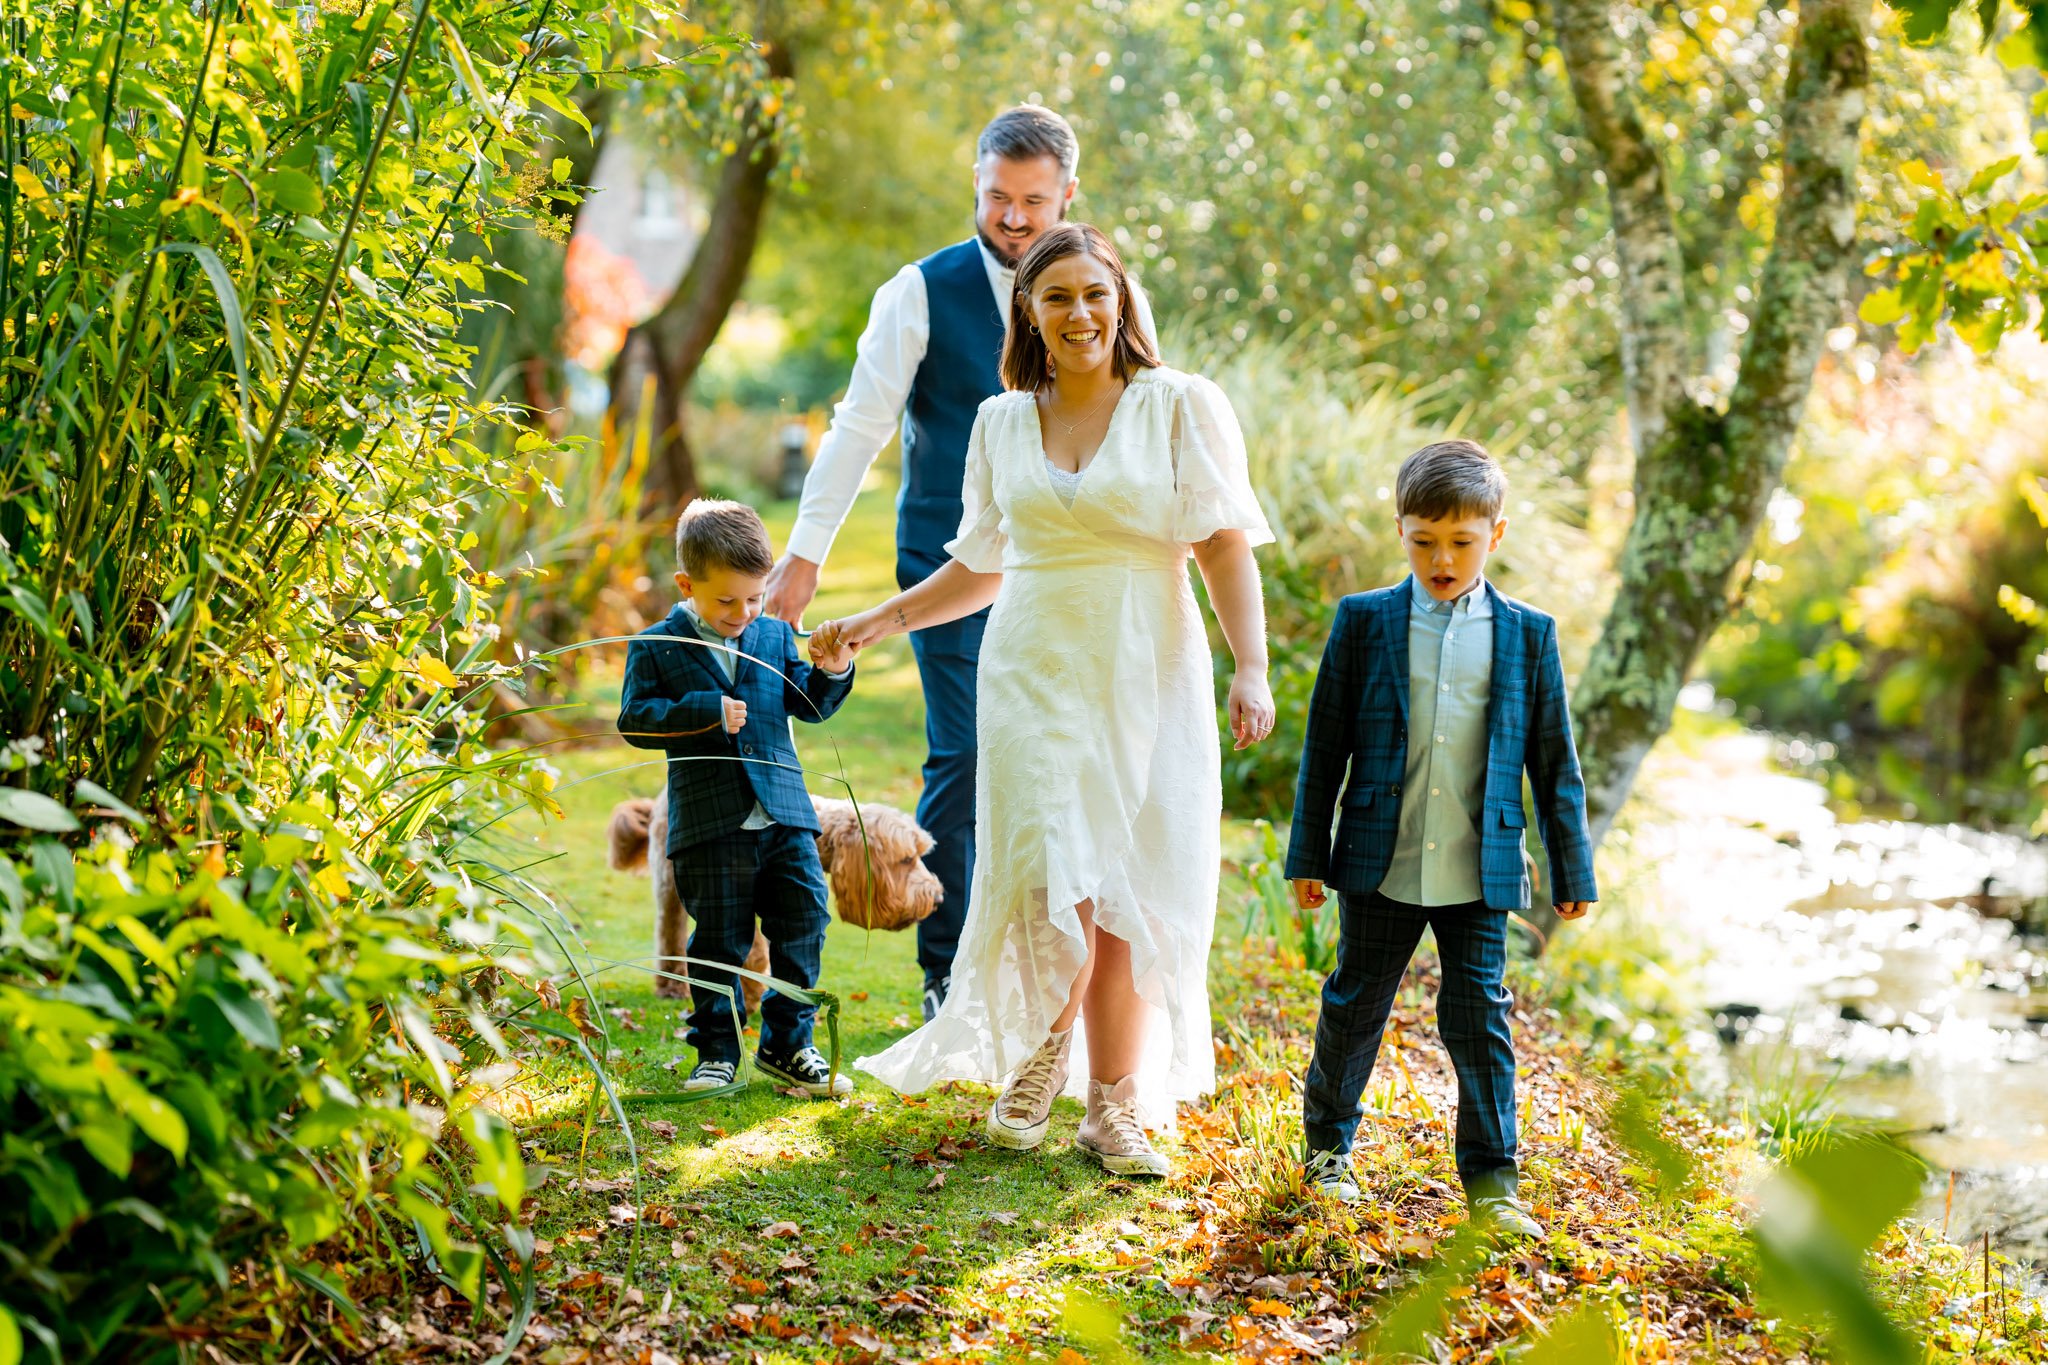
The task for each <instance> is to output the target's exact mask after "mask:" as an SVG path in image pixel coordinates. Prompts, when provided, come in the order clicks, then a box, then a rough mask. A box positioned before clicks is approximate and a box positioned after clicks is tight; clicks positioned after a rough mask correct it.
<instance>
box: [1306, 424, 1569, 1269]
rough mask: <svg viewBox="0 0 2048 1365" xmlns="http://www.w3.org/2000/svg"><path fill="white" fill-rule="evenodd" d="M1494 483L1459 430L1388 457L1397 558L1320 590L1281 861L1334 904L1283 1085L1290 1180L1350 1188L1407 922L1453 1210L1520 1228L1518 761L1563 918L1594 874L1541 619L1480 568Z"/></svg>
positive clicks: (1316, 896) (1338, 1190) (1500, 518)
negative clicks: (1309, 1022)
mask: <svg viewBox="0 0 2048 1365" xmlns="http://www.w3.org/2000/svg"><path fill="white" fill-rule="evenodd" d="M1506 503H1507V476H1506V474H1505V473H1504V472H1503V471H1502V470H1501V467H1500V465H1499V464H1497V463H1496V462H1495V461H1494V459H1493V457H1492V456H1491V455H1489V454H1488V453H1487V452H1486V450H1485V449H1484V448H1483V447H1481V446H1480V445H1478V444H1477V443H1475V442H1472V441H1464V440H1455V441H1441V442H1438V443H1436V444H1434V445H1429V446H1425V447H1424V448H1422V449H1421V450H1418V451H1416V452H1415V453H1414V454H1413V455H1410V456H1409V457H1408V458H1407V459H1406V460H1405V461H1403V462H1402V465H1401V471H1400V474H1399V476H1398V477H1397V478H1396V480H1395V485H1394V506H1395V527H1396V529H1397V531H1398V532H1399V534H1400V537H1401V544H1402V546H1403V548H1404V549H1405V550H1406V551H1407V554H1408V562H1409V565H1410V567H1411V568H1412V570H1413V573H1412V575H1411V576H1410V577H1409V578H1407V579H1405V580H1404V581H1402V582H1401V583H1400V584H1399V585H1397V586H1395V587H1392V588H1383V589H1380V590H1379V591H1377V592H1364V593H1357V594H1354V595H1352V596H1350V597H1346V598H1345V599H1344V600H1343V601H1342V602H1341V603H1340V604H1339V606H1338V610H1337V620H1336V624H1335V626H1334V627H1333V628H1332V629H1331V632H1330V640H1329V644H1328V646H1327V647H1326V648H1325V649H1324V651H1323V662H1322V668H1321V670H1320V672H1319V673H1318V674H1317V677H1316V686H1315V693H1314V696H1313V699H1312V700H1311V701H1310V703H1309V718H1308V736H1307V741H1306V743H1305V745H1304V747H1303V752H1302V756H1301V772H1300V776H1299V779H1298V781H1297V783H1296V787H1295V799H1294V829H1293V835H1292V839H1291V841H1290V844H1289V847H1288V852H1287V869H1286V871H1287V876H1288V878H1289V880H1290V881H1292V882H1293V885H1294V896H1295V901H1296V903H1297V904H1299V905H1300V906H1301V907H1302V908H1303V909H1305V910H1308V909H1315V908H1316V907H1319V906H1321V905H1322V904H1323V903H1324V902H1325V900H1326V899H1327V894H1326V888H1328V889H1331V890H1335V891H1336V893H1337V903H1338V909H1339V944H1338V953H1337V968H1336V970H1335V971H1333V972H1331V973H1330V976H1329V978H1328V980H1326V981H1325V982H1324V984H1323V1000H1322V1010H1321V1013H1320V1014H1319V1016H1318V1018H1317V1020H1316V1042H1315V1054H1314V1057H1313V1059H1312V1060H1311V1062H1310V1064H1309V1072H1308V1081H1307V1084H1306V1087H1305V1090H1304V1095H1303V1103H1302V1118H1303V1127H1304V1129H1305V1132H1306V1136H1307V1149H1306V1171H1305V1177H1304V1178H1305V1181H1306V1183H1307V1184H1309V1185H1310V1186H1312V1187H1314V1188H1315V1189H1317V1190H1320V1191H1321V1192H1322V1193H1324V1194H1328V1195H1331V1196H1333V1197H1335V1198H1337V1199H1340V1200H1343V1201H1345V1202H1347V1203H1348V1202H1351V1201H1354V1200H1356V1199H1358V1198H1359V1188H1358V1185H1357V1183H1356V1182H1355V1181H1354V1180H1353V1179H1352V1177H1351V1145H1352V1141H1353V1139H1354V1137H1355V1135H1356V1134H1357V1131H1358V1122H1359V1118H1360V1116H1361V1114H1362V1112H1363V1111H1362V1109H1361V1106H1360V1104H1359V1098H1360V1096H1362V1095H1363V1094H1364V1092H1365V1087H1366V1083H1367V1081H1369V1080H1370V1079H1371V1077H1372V1068H1373V1063H1374V1061H1375V1059H1376V1058H1377V1057H1378V1055H1379V1048H1380V1039H1381V1037H1382V1036H1383V1035H1384V1034H1385V1032H1386V1024H1387V1016H1388V1014H1389V1012H1390V1011H1391V1010H1392V1008H1393V1004H1394V995H1395V992H1396V990H1397V989H1398V988H1399V987H1400V984H1401V976H1402V974H1403V972H1404V971H1405V970H1406V969H1407V966H1408V961H1409V959H1410V958H1411V957H1413V956H1414V953H1415V949H1416V946H1417V945H1418V944H1419V943H1420V942H1421V939H1422V930H1423V928H1424V927H1425V926H1428V927H1429V928H1431V929H1433V930H1434V931H1435V934H1436V943H1437V954H1438V957H1439V959H1440V961H1441V964H1442V971H1443V982H1442V986H1441V988H1440V991H1439V994H1438V997H1437V1017H1438V1027H1439V1031H1440V1032H1441V1034H1442V1036H1443V1041H1444V1046H1445V1048H1446V1049H1447V1050H1448V1051H1449V1052H1450V1054H1451V1062H1452V1065H1453V1066H1454V1067H1455V1068H1456V1070H1457V1074H1458V1126H1457V1141H1456V1158H1457V1164H1458V1177H1459V1180H1460V1182H1461V1183H1462V1184H1463V1185H1464V1187H1465V1195H1466V1199H1467V1200H1468V1202H1469V1204H1470V1206H1471V1210H1472V1213H1473V1216H1474V1217H1475V1218H1477V1219H1479V1220H1481V1221H1482V1222H1485V1223H1487V1224H1489V1225H1491V1226H1492V1227H1493V1228H1494V1229H1495V1230H1496V1231H1499V1232H1503V1233H1510V1234H1515V1235H1519V1236H1528V1237H1540V1236H1541V1235H1542V1232H1543V1229H1542V1227H1541V1226H1540V1225H1539V1224H1538V1223H1537V1222H1536V1220H1535V1218H1534V1217H1533V1216H1532V1215H1531V1214H1530V1212H1529V1210H1528V1209H1527V1208H1526V1207H1525V1206H1524V1205H1523V1204H1522V1203H1521V1202H1520V1201H1519V1200H1518V1199H1516V1197H1515V1190H1516V1183H1517V1169H1516V1164H1515V1052H1514V1040H1513V1038H1512V1036H1511V1035H1510V1033H1509V1031H1508V1015H1509V1011H1510V1010H1511V1009H1512V1007H1513V1004H1514V998H1513V997H1512V996H1511V995H1510V994H1509V993H1508V990H1507V987H1506V985H1505V984H1504V977H1505V976H1506V971H1507V917H1508V912H1509V911H1511V910H1525V909H1527V908H1528V907H1529V903H1530V885H1529V875H1528V870H1527V863H1526V860H1525V857H1524V854H1523V848H1522V839H1523V829H1524V827H1525V825H1526V823H1527V821H1526V820H1525V818H1524V815H1523V806H1522V774H1523V771H1524V769H1526V770H1527V772H1528V775H1529V779H1530V783H1531V786H1532V787H1533V788H1534V792H1535V812H1536V823H1537V827H1538V828H1539V829H1540V830H1541V832H1542V835H1543V845H1544V848H1545V850H1546V851H1547V852H1548V853H1549V855H1550V866H1551V878H1552V882H1553V885H1552V887H1551V891H1552V903H1553V904H1554V905H1555V906H1556V909H1557V913H1558V914H1559V915H1560V916H1561V917H1563V918H1564V919H1568V920H1572V919H1578V918H1579V917H1580V916H1582V915H1584V914H1585V913H1586V911H1587V910H1588V909H1589V908H1590V906H1591V904H1592V902H1593V901H1595V900H1597V899H1598V898H1599V892H1598V891H1597V890H1596V889H1595V886H1594V882H1593V849H1592V840H1591V838H1590V836H1589V834H1588V831H1587V828H1586V800H1585V785H1584V782H1583V781H1582V779H1581V778H1580V775H1579V760H1578V754H1577V752H1576V751H1575V750H1574V748H1573V746H1572V729H1571V713H1570V709H1569V707H1568V704H1567V699H1566V696H1565V685H1564V666H1563V664H1562V663H1561V661H1560V660H1559V657H1558V650H1557V623H1556V622H1555V621H1554V620H1553V619H1552V618H1551V617H1549V616H1547V615H1545V614H1544V613H1542V612H1540V611H1537V610H1536V609H1535V608H1533V607H1530V606H1527V605H1525V604H1523V603H1520V602H1517V601H1515V600H1513V599H1512V598H1508V597H1505V596H1503V595H1502V594H1501V593H1500V592H1499V591H1498V590H1497V589H1495V588H1494V587H1492V586H1491V585H1490V584H1488V583H1487V581H1486V561H1487V557H1488V556H1489V555H1491V554H1492V553H1493V552H1494V551H1495V550H1496V549H1498V548H1499V547H1500V543H1501V538H1502V537H1503V536H1504V535H1506V534H1507V519H1506V517H1505V516H1504V515H1503V514H1502V513H1503V509H1504V507H1505V506H1506ZM1347 770H1348V776H1347ZM1340 793H1341V796H1342V815H1343V818H1342V820H1341V821H1340V822H1339V823H1338V824H1337V829H1336V841H1335V847H1334V849H1333V848H1332V844H1331V836H1330V827H1331V821H1332V817H1333V816H1334V815H1335V814H1336V813H1337V810H1338V805H1339V796H1340Z"/></svg>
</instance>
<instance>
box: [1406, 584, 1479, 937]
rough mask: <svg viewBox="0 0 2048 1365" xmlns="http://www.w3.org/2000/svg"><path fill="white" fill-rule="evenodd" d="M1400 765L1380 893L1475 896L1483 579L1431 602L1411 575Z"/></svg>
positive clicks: (1450, 901) (1414, 898)
mask: <svg viewBox="0 0 2048 1365" xmlns="http://www.w3.org/2000/svg"><path fill="white" fill-rule="evenodd" d="M1410 586H1411V588H1412V592H1411V594H1410V597H1409V603H1408V767H1407V771H1406V780H1405V781H1404V782H1403V784H1402V787H1401V823H1400V832H1399V837H1398V838H1397V840H1396V841H1395V844H1394V859H1393V862H1392V863H1390V864H1389V865H1388V867H1387V875H1386V879H1385V880H1384V881H1382V882H1381V883H1380V894H1381V895H1383V896H1385V897H1386V898H1387V899H1389V900H1396V901H1400V902H1401V903H1403V904H1404V905H1463V904H1465V903H1466V902H1467V901H1476V900H1481V899H1483V898H1484V895H1485V893H1484V892H1483V891H1482V889H1481V887H1480V882H1479V820H1480V815H1481V812H1482V810H1483V808H1484V801H1485V797H1486V739H1487V736H1486V704H1487V697H1488V694H1489V692H1490V690H1491V688H1492V683H1493V604H1492V602H1491V601H1489V600H1488V598H1487V595H1486V580H1485V579H1484V578H1482V579H1480V580H1479V582H1478V584H1477V585H1476V586H1475V587H1474V588H1473V589H1472V591H1470V592H1468V593H1466V594H1465V595H1464V596H1463V597H1460V598H1459V599H1458V600H1457V601H1455V602H1439V601H1437V600H1436V599H1435V598H1433V597H1431V596H1430V595H1429V590H1428V589H1427V588H1425V587H1423V586H1422V581H1421V580H1420V579H1411V580H1410Z"/></svg>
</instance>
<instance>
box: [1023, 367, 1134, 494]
mask: <svg viewBox="0 0 2048 1365" xmlns="http://www.w3.org/2000/svg"><path fill="white" fill-rule="evenodd" d="M1136 382H1137V381H1136V378H1135V376H1134V377H1133V378H1131V379H1127V380H1125V381H1124V391H1123V392H1122V393H1120V394H1118V395H1117V396H1116V406H1114V407H1112V408H1111V409H1110V410H1109V425H1108V426H1105V427H1104V428H1103V429H1102V439H1101V440H1099V441H1097V442H1096V443H1095V449H1093V450H1091V451H1089V452H1088V463H1086V464H1084V465H1082V466H1081V467H1080V468H1079V469H1060V467H1059V466H1058V465H1056V464H1054V463H1053V462H1052V456H1051V454H1050V453H1048V452H1047V450H1046V448H1045V414H1044V413H1042V412H1040V411H1039V410H1038V395H1037V394H1036V393H1033V394H1032V395H1031V420H1032V422H1033V424H1034V425H1036V427H1037V428H1038V466H1039V471H1040V472H1039V477H1040V478H1041V479H1043V480H1044V481H1045V487H1046V490H1047V491H1048V492H1050V493H1051V494H1052V495H1053V500H1054V501H1056V502H1058V503H1059V504H1060V505H1061V506H1062V507H1064V508H1066V510H1067V511H1068V513H1069V514H1071V513H1072V512H1073V510H1074V503H1071V502H1068V501H1067V500H1066V499H1064V498H1062V497H1060V494H1059V488H1058V487H1057V486H1056V485H1055V484H1054V483H1053V481H1052V471H1054V470H1055V469H1059V472H1060V473H1062V474H1071V475H1072V476H1073V478H1074V502H1079V501H1080V500H1081V494H1082V493H1084V492H1086V491H1087V482H1088V480H1087V474H1088V471H1089V470H1091V469H1093V468H1095V462H1096V461H1097V460H1098V459H1100V458H1102V448H1103V447H1104V446H1106V445H1108V444H1109V438H1110V437H1111V436H1112V435H1114V434H1115V432H1116V420H1117V418H1118V417H1120V416H1122V415H1123V410H1124V400H1125V399H1126V398H1129V397H1130V396H1131V386H1132V384H1134V383H1136Z"/></svg>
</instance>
